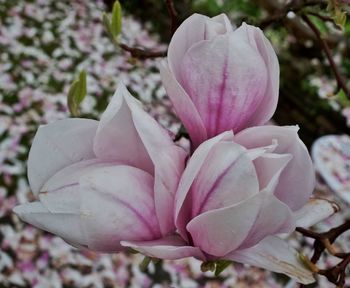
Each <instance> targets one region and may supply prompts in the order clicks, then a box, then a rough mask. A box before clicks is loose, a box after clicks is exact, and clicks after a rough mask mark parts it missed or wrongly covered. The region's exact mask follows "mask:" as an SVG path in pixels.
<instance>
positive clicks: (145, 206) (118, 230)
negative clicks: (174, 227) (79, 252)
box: [79, 166, 161, 252]
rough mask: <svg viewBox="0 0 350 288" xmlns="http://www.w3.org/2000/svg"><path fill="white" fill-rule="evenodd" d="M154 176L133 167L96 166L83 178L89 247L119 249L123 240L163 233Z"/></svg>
mask: <svg viewBox="0 0 350 288" xmlns="http://www.w3.org/2000/svg"><path fill="white" fill-rule="evenodd" d="M153 181H154V180H153V177H152V176H151V175H150V174H148V173H146V172H144V171H142V170H140V169H138V168H134V167H130V166H111V167H102V168H97V169H95V170H94V171H92V172H90V173H88V174H85V175H84V176H83V177H81V178H80V181H79V183H80V193H81V213H82V221H83V227H84V230H85V233H86V235H87V239H88V241H87V242H88V246H89V248H90V249H93V250H96V251H101V252H116V251H120V250H121V249H123V248H122V246H121V245H120V241H122V240H126V241H142V240H152V239H157V238H159V237H160V236H161V233H160V230H159V225H158V220H157V216H156V214H155V208H154V199H153Z"/></svg>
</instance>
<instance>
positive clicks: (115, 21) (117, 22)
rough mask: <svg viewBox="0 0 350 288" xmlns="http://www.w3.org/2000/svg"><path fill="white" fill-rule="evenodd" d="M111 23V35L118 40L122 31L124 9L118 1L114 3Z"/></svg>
mask: <svg viewBox="0 0 350 288" xmlns="http://www.w3.org/2000/svg"><path fill="white" fill-rule="evenodd" d="M110 23H111V24H110V27H111V33H112V35H113V37H114V38H117V36H118V35H119V34H120V32H121V31H122V7H121V5H120V3H119V1H118V0H117V1H115V2H114V5H113V10H112V19H111V22H110Z"/></svg>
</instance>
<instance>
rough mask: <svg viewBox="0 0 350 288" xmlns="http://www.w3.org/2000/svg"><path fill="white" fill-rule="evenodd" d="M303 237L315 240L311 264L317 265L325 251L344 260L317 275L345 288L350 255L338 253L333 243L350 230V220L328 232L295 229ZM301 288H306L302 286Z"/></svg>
mask: <svg viewBox="0 0 350 288" xmlns="http://www.w3.org/2000/svg"><path fill="white" fill-rule="evenodd" d="M295 230H296V231H297V232H299V233H301V234H302V235H303V236H305V237H308V238H312V239H315V242H314V244H313V248H314V253H313V255H312V257H311V260H310V261H311V262H312V263H314V264H316V262H317V261H318V260H319V259H320V257H321V255H322V253H323V252H325V250H327V251H328V252H329V253H331V254H332V255H333V256H335V257H338V258H340V259H342V261H341V262H340V263H338V264H337V265H336V266H334V267H332V268H330V269H324V270H319V271H318V272H317V273H318V274H320V275H323V276H325V277H326V278H327V279H328V281H330V282H331V283H333V284H335V285H337V286H339V287H343V286H344V283H345V271H346V268H347V266H348V265H349V264H350V253H337V252H336V251H335V250H334V247H333V246H332V243H333V242H334V241H335V240H336V239H337V238H338V237H339V236H340V235H341V234H343V233H344V232H346V231H348V230H350V220H347V221H346V222H345V223H343V224H342V225H340V226H338V227H335V228H332V229H331V230H329V231H328V232H323V233H317V232H313V231H310V230H307V229H305V228H302V227H297V228H296V229H295ZM300 287H305V286H304V285H300Z"/></svg>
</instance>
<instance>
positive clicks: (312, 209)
mask: <svg viewBox="0 0 350 288" xmlns="http://www.w3.org/2000/svg"><path fill="white" fill-rule="evenodd" d="M339 210H340V208H339V206H338V204H337V203H335V202H332V201H329V200H326V199H320V198H311V199H310V200H309V202H308V203H307V204H306V205H305V206H304V207H303V208H301V209H299V210H298V211H295V212H294V215H295V219H296V226H297V227H305V228H307V227H311V226H312V225H315V224H317V223H318V222H321V221H322V220H324V219H326V218H328V217H330V216H332V215H333V214H334V213H337V212H338V211H339Z"/></svg>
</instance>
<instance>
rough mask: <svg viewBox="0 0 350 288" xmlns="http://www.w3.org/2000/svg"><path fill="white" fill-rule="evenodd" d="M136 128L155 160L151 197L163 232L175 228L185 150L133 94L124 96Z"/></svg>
mask: <svg viewBox="0 0 350 288" xmlns="http://www.w3.org/2000/svg"><path fill="white" fill-rule="evenodd" d="M125 101H126V103H127V105H128V107H129V109H130V112H131V117H132V121H133V123H134V126H135V129H136V131H137V133H138V135H139V137H140V139H141V141H142V143H143V145H144V147H145V148H146V151H147V153H148V155H149V156H150V159H151V160H152V162H153V164H154V167H155V168H154V169H155V172H154V175H155V176H154V177H155V186H154V191H155V192H154V193H155V194H154V200H155V207H156V213H157V216H158V219H159V224H160V228H161V231H162V233H163V235H167V234H168V233H169V232H171V231H174V229H175V224H174V200H175V192H176V189H177V186H178V183H179V180H180V177H181V175H182V172H183V170H184V165H185V160H186V157H187V153H186V152H185V150H183V149H182V148H180V147H178V146H176V145H175V144H174V143H173V141H172V139H171V137H170V136H169V134H168V133H167V131H166V130H165V129H163V128H162V127H161V126H160V125H159V124H158V123H157V122H156V121H155V120H154V119H153V118H152V117H151V116H150V115H148V114H147V113H146V112H144V111H143V110H142V109H141V107H140V105H139V104H138V103H137V102H136V101H135V99H134V98H132V97H125Z"/></svg>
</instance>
